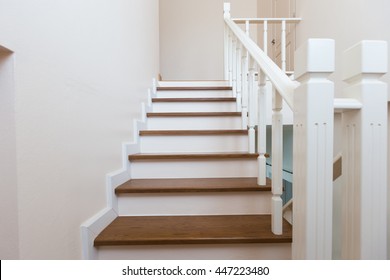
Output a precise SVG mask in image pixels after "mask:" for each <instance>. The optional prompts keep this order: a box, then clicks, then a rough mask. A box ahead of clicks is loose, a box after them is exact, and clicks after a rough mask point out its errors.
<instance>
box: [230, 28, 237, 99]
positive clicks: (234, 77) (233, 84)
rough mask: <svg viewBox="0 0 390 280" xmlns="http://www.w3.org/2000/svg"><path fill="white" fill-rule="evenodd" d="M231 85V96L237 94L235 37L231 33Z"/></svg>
mask: <svg viewBox="0 0 390 280" xmlns="http://www.w3.org/2000/svg"><path fill="white" fill-rule="evenodd" d="M231 53H232V54H231V55H232V59H231V63H232V87H233V96H234V97H236V96H237V38H236V36H235V35H234V34H232V51H231Z"/></svg>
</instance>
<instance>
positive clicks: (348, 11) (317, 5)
mask: <svg viewBox="0 0 390 280" xmlns="http://www.w3.org/2000/svg"><path fill="white" fill-rule="evenodd" d="M296 3H297V7H296V9H297V17H302V18H303V21H302V22H301V23H300V24H299V25H298V27H297V46H298V47H299V46H300V45H301V44H302V43H304V42H305V41H306V40H307V39H308V38H331V39H335V40H336V71H335V73H334V74H333V75H331V79H332V80H334V81H335V85H336V96H340V93H341V92H342V89H343V88H344V83H343V82H342V81H341V73H342V62H341V61H342V52H343V51H344V50H345V49H347V48H349V47H350V46H352V45H354V44H355V43H357V42H359V41H360V40H363V39H365V40H386V41H387V42H388V43H390V32H389V31H388V26H390V17H389V11H390V1H386V0H361V1H356V0H343V1H340V0H326V1H312V0H296ZM389 63H390V56H389ZM383 81H385V82H387V83H389V82H390V74H387V75H385V76H384V77H383ZM389 88H390V87H389ZM389 100H390V98H389ZM336 153H338V151H336ZM337 191H338V190H337ZM335 198H337V197H335ZM389 201H390V200H389ZM340 209H341V201H338V200H335V211H336V212H337V211H340ZM388 219H389V222H388V224H390V207H389V211H388ZM336 226H337V225H336ZM339 226H340V225H339ZM336 231H337V229H336ZM389 233H390V227H389ZM388 237H389V238H388V245H389V246H388V248H389V249H388V256H389V257H390V234H388Z"/></svg>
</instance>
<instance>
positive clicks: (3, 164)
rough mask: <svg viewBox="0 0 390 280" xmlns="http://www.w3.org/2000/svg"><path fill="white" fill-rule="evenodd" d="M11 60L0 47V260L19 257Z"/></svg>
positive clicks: (13, 94)
mask: <svg viewBox="0 0 390 280" xmlns="http://www.w3.org/2000/svg"><path fill="white" fill-rule="evenodd" d="M13 63H14V61H13V56H12V53H11V52H9V51H7V50H6V49H5V48H2V47H1V46H0V178H1V179H0V221H1V225H0V259H18V258H19V232H18V193H17V179H16V134H15V92H14V84H13V80H14V79H13V69H14V68H13Z"/></svg>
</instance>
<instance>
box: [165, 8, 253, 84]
mask: <svg viewBox="0 0 390 280" xmlns="http://www.w3.org/2000/svg"><path fill="white" fill-rule="evenodd" d="M224 2H230V3H231V8H232V11H231V14H232V16H233V17H256V15H257V0H229V1H224V0H160V72H161V75H162V78H163V79H164V80H172V79H177V80H186V79H191V80H194V79H195V80H196V79H205V80H213V79H223V30H224V23H223V3H224ZM252 34H253V35H254V36H255V38H256V31H253V32H252Z"/></svg>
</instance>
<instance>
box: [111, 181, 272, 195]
mask: <svg viewBox="0 0 390 280" xmlns="http://www.w3.org/2000/svg"><path fill="white" fill-rule="evenodd" d="M270 190H271V180H270V179H268V178H267V183H266V185H265V186H259V185H257V178H188V179H187V178H186V179H133V180H130V181H127V182H126V183H124V184H122V185H120V186H119V187H117V188H116V189H115V193H116V194H128V193H187V192H244V191H256V192H258V191H270Z"/></svg>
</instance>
